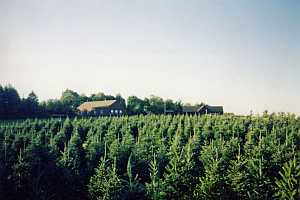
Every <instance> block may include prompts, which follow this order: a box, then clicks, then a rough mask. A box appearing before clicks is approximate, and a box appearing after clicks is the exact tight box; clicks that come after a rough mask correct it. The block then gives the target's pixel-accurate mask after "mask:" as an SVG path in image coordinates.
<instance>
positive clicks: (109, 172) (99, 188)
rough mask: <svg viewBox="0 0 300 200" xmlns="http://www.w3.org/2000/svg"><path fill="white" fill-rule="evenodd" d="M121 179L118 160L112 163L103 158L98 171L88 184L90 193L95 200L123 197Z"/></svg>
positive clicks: (111, 199) (110, 199)
mask: <svg viewBox="0 0 300 200" xmlns="http://www.w3.org/2000/svg"><path fill="white" fill-rule="evenodd" d="M121 186H122V185H121V180H120V178H119V176H118V174H117V168H116V160H115V161H114V162H113V163H112V164H110V163H109V161H107V160H106V159H105V158H102V159H101V161H100V164H99V166H98V168H97V169H96V173H95V175H94V176H92V177H91V179H90V182H89V184H88V188H89V193H90V195H91V197H92V199H95V200H113V199H120V197H121V194H120V192H121V189H122V188H121Z"/></svg>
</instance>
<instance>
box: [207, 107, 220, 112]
mask: <svg viewBox="0 0 300 200" xmlns="http://www.w3.org/2000/svg"><path fill="white" fill-rule="evenodd" d="M207 109H208V110H209V111H210V112H213V113H222V112H223V106H208V107H207Z"/></svg>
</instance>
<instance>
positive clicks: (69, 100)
mask: <svg viewBox="0 0 300 200" xmlns="http://www.w3.org/2000/svg"><path fill="white" fill-rule="evenodd" d="M101 100H117V101H119V102H120V103H121V104H123V105H124V107H125V108H126V114H127V115H138V114H163V113H164V112H165V111H172V112H174V113H180V112H181V111H182V103H181V102H180V101H176V102H175V101H173V100H171V99H167V100H164V99H163V98H161V97H158V96H153V95H151V96H150V97H149V98H144V99H142V98H138V97H136V96H129V97H128V98H127V103H126V101H125V99H124V98H123V97H122V96H121V95H120V94H117V95H116V96H113V95H106V94H104V93H102V92H99V93H96V94H91V95H90V96H86V95H85V94H78V93H77V92H75V91H72V90H70V89H67V90H65V91H63V93H62V95H61V97H60V98H59V99H49V100H47V101H41V102H40V101H39V99H38V96H37V95H36V94H35V93H34V92H33V91H32V92H30V93H29V94H28V96H27V97H26V98H21V97H20V96H19V93H18V91H17V90H16V89H15V88H14V87H13V86H11V85H7V86H1V85H0V118H1V119H15V118H28V117H50V116H70V117H71V116H75V115H76V109H77V107H78V106H79V105H80V104H82V103H83V102H86V101H101Z"/></svg>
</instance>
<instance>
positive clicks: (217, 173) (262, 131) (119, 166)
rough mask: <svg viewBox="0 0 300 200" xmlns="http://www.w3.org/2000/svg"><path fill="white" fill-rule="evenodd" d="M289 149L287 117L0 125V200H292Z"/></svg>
mask: <svg viewBox="0 0 300 200" xmlns="http://www.w3.org/2000/svg"><path fill="white" fill-rule="evenodd" d="M0 90H1V87H0ZM2 90H3V88H2ZM80 97H81V95H80ZM100 97H101V98H103V95H100V94H99V95H98V96H97V95H96V96H94V98H95V99H97V98H100ZM147 101H148V103H147V104H148V105H146V106H150V102H151V101H150V99H148V100H147ZM154 102H155V103H160V104H161V101H160V100H159V99H156V100H155V101H154ZM168 106H170V105H168ZM143 109H144V108H143ZM147 109H150V108H149V107H148V108H147ZM147 109H146V110H147ZM299 143H300V118H297V117H296V116H294V115H289V114H276V115H274V114H273V115H267V114H265V115H264V116H245V117H242V116H234V115H223V116H214V115H205V116H184V115H168V116H167V115H147V116H143V115H139V116H138V115H136V116H131V117H128V116H123V117H117V118H114V117H101V118H81V119H76V118H73V119H72V118H66V119H64V120H61V119H45V120H42V119H41V120H30V119H27V120H23V121H22V120H20V121H3V122H0V199H8V200H10V199H25V200H26V199H64V200H68V199H83V200H84V199H155V200H158V199H272V198H275V199H277V198H278V199H295V198H299V166H300V152H299Z"/></svg>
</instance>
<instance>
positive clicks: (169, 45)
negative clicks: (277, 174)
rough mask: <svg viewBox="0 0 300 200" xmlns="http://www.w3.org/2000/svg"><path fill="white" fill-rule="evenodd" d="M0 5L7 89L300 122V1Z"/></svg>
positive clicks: (0, 55)
mask: <svg viewBox="0 0 300 200" xmlns="http://www.w3.org/2000/svg"><path fill="white" fill-rule="evenodd" d="M71 2H72V3H70V1H59V0H43V1H39V0H27V1H21V0H0V84H1V85H6V84H9V83H10V84H12V85H13V86H14V87H15V88H16V89H17V90H18V91H19V94H20V96H21V97H22V96H27V95H28V93H29V92H30V91H31V90H33V91H34V92H35V93H36V94H37V95H38V97H39V99H40V100H46V99H52V98H59V97H60V95H61V93H62V91H63V90H65V89H67V88H69V89H72V90H74V91H76V92H78V93H79V94H81V93H85V94H86V95H90V94H91V93H97V92H104V93H106V94H112V95H115V94H117V93H120V94H122V96H123V97H128V96H130V95H136V96H138V97H142V98H144V97H148V96H150V95H151V94H153V95H157V96H160V97H162V98H164V99H166V98H171V99H173V100H181V101H183V102H190V103H196V102H205V103H208V104H212V105H223V106H224V110H225V112H234V113H237V114H249V112H250V110H252V111H253V112H254V113H262V112H263V111H264V110H268V111H269V112H291V113H296V114H297V115H300V106H299V102H300V92H299V91H300V79H299V77H300V23H299V20H300V12H299V10H300V1H297V0H287V1H280V0H273V1H258V0H254V1H245V0H236V1H233V0H232V1H231V0H229V1H217V0H215V1H211V0H210V1H208V0H203V1H202V0H201V1H200V0H199V1H198V0H190V1H183V0H182V1H179V0H174V1H158V0H153V1H131V0H129V1H126V2H125V1H121V0H118V1H117V0H112V1H96V0H87V1H83V0H74V1H71Z"/></svg>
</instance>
